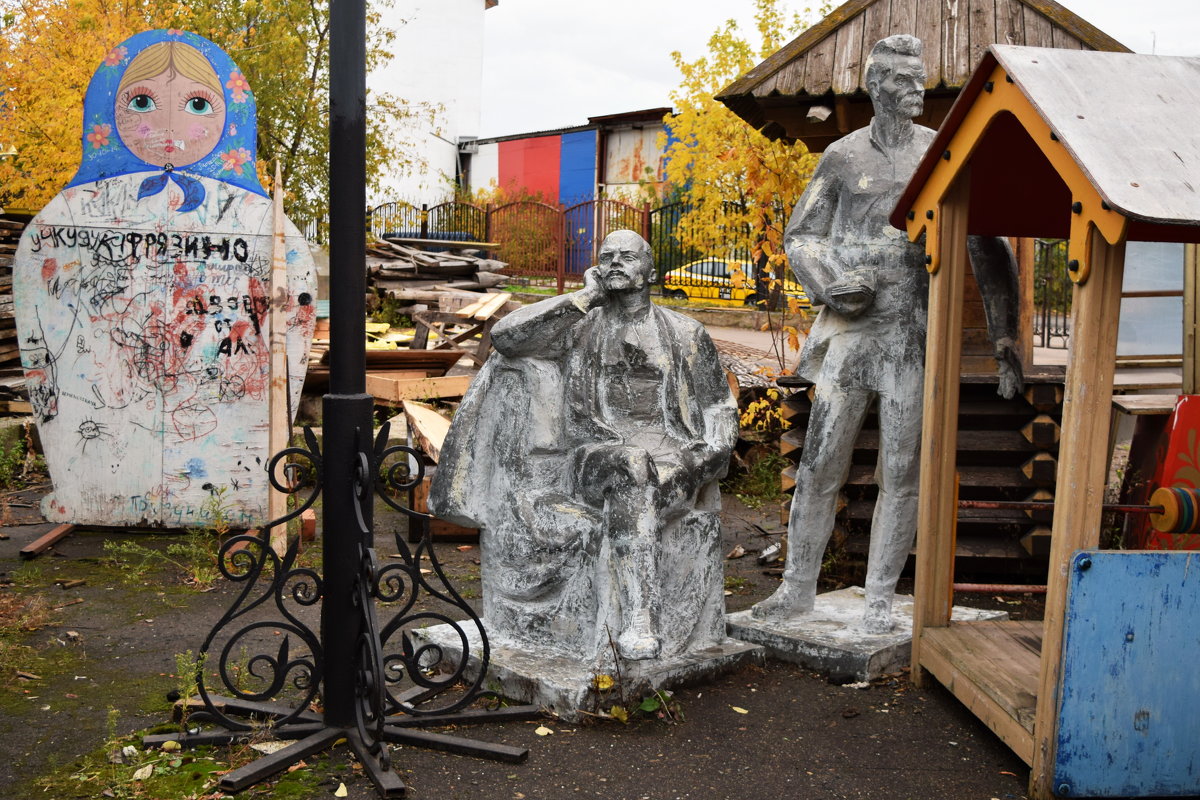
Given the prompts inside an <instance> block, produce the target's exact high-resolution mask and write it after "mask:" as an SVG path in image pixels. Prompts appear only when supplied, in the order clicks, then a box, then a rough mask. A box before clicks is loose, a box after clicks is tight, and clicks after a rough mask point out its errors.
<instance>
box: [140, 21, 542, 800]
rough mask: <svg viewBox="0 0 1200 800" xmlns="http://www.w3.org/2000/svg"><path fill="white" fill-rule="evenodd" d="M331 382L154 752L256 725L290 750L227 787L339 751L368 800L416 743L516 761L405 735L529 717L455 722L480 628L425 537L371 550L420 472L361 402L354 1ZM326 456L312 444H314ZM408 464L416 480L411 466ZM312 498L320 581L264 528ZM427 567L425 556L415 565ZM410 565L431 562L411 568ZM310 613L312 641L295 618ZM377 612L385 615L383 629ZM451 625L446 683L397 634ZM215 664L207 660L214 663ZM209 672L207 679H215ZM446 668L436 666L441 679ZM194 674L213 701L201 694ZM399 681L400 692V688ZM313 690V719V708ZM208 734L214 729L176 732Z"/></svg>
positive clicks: (359, 128) (238, 554) (338, 133)
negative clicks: (455, 654) (278, 509)
mask: <svg viewBox="0 0 1200 800" xmlns="http://www.w3.org/2000/svg"><path fill="white" fill-rule="evenodd" d="M329 76H330V78H329V83H330V85H329V97H330V115H329V116H330V122H329V135H330V147H329V154H330V157H329V188H330V197H329V206H330V215H329V217H330V278H331V280H330V353H329V358H330V380H329V394H327V395H325V398H324V406H323V426H324V440H323V443H321V444H318V442H317V439H316V437H315V436H314V435H313V433H312V431H311V430H310V429H305V441H306V447H292V448H288V449H286V450H284V451H283V452H281V453H276V454H275V455H274V456H273V458H272V459H271V462H270V464H269V465H268V468H267V470H268V474H269V476H270V480H271V484H272V485H273V486H274V487H275V489H276V490H278V491H283V492H287V493H289V494H293V495H296V496H297V499H298V500H299V497H300V495H301V494H302V493H303V492H305V491H307V492H308V494H307V497H306V498H305V499H303V501H301V502H297V503H296V504H295V505H296V507H295V508H294V509H293V510H292V511H291V512H290V513H288V514H287V515H286V516H284V517H282V518H280V519H278V520H275V521H273V522H272V523H271V524H270V525H268V526H266V528H264V529H263V530H262V531H261V532H260V533H259V534H246V535H243V536H236V537H233V538H231V539H229V540H228V541H226V542H225V543H224V544H223V545H222V547H221V551H220V554H219V558H220V567H221V571H222V573H223V574H224V576H225V577H226V578H227V579H228V580H230V581H232V582H236V583H240V584H242V588H241V590H240V592H239V594H238V597H237V599H236V600H235V601H234V602H233V604H232V606H231V607H230V608H229V609H228V610H227V611H226V612H225V614H224V615H223V616H222V617H221V619H220V620H219V621H218V622H217V624H216V625H214V626H213V628H212V630H211V631H209V634H208V636H207V638H206V639H205V641H204V643H203V645H202V647H201V649H200V653H201V661H200V663H199V665H198V666H197V669H196V684H197V691H198V700H197V701H193V703H192V707H194V708H196V710H195V711H194V712H193V713H191V714H190V715H186V717H185V723H184V726H185V728H186V730H185V731H184V732H183V733H180V734H168V735H161V736H148V737H146V738H145V739H144V740H143V741H144V742H145V744H148V745H158V744H161V743H162V742H164V741H167V740H176V741H179V742H180V743H182V744H184V745H196V744H225V743H230V742H234V741H243V740H247V739H250V738H251V737H253V736H255V735H256V734H258V733H259V732H260V731H261V730H262V729H263V728H264V726H265V727H266V728H267V735H268V736H269V738H273V739H284V740H296V741H295V742H294V743H293V744H290V745H288V746H287V747H285V748H283V749H282V750H279V751H277V752H275V753H272V754H271V755H267V756H264V757H263V758H260V759H258V760H257V761H255V762H253V763H251V764H248V765H246V766H244V767H242V768H240V769H237V770H234V771H232V772H230V773H228V774H226V775H225V776H224V777H223V778H222V779H221V782H220V787H221V788H222V789H223V790H225V791H239V790H241V789H244V788H246V787H248V786H251V785H253V784H255V783H258V782H259V781H262V780H265V779H266V778H269V777H271V776H272V775H275V774H277V773H279V772H281V771H282V770H284V769H286V768H287V767H288V766H290V765H291V764H294V763H296V762H298V761H300V760H301V759H303V758H306V757H308V756H310V755H312V754H313V753H316V752H318V751H321V750H324V749H326V748H328V747H330V746H332V745H333V744H334V743H335V742H337V741H339V740H345V741H346V742H347V744H348V745H349V746H350V747H351V748H352V749H353V750H354V752H355V754H356V755H357V757H358V758H359V760H360V761H361V762H362V764H363V766H364V769H365V771H366V773H367V775H368V776H370V778H371V780H372V781H373V782H374V784H375V786H376V789H377V790H378V791H379V793H380V795H381V796H384V797H396V796H399V795H401V794H403V793H404V783H403V782H402V781H401V780H400V778H399V776H398V775H397V774H396V770H395V769H394V768H393V766H392V763H391V756H390V753H389V750H388V748H387V744H388V743H402V744H415V745H421V746H426V747H432V748H435V749H440V750H448V751H452V752H458V753H462V754H467V755H476V756H480V757H484V758H491V759H496V760H500V761H509V762H519V761H523V760H524V759H525V757H526V756H527V755H528V751H527V750H524V749H520V748H513V747H507V746H504V745H495V744H488V743H484V742H477V741H473V740H469V739H463V738H460V737H456V736H449V735H445V734H438V733H430V732H425V731H420V730H414V729H416V728H423V727H433V726H438V725H450V724H463V723H470V722H493V721H497V720H499V719H530V718H532V717H535V716H537V715H538V713H539V710H538V709H537V708H536V707H532V706H520V707H510V708H505V709H499V710H496V711H486V712H481V711H469V710H468V711H464V710H463V709H465V708H466V706H468V705H469V704H471V703H472V702H474V701H475V700H476V699H478V698H479V697H480V696H481V695H483V694H485V693H484V692H483V691H482V683H483V679H484V676H485V675H486V671H487V665H488V663H489V651H488V643H487V636H486V633H485V632H484V630H483V626H482V624H481V623H480V621H479V619H478V617H476V616H475V614H474V612H473V611H472V609H471V608H470V606H469V605H468V604H467V603H466V602H465V601H464V600H463V599H462V598H461V597H460V596H459V594H458V593H457V592H456V591H455V590H454V588H453V586H452V585H451V584H450V582H449V581H448V580H447V579H446V577H445V575H444V573H443V571H442V569H441V566H440V565H439V563H438V560H437V556H436V554H435V553H434V551H433V549H432V547H431V546H430V543H429V540H428V537H426V539H425V540H424V541H422V542H421V543H420V544H418V545H417V546H416V547H415V548H413V549H410V548H409V547H408V545H407V544H406V543H405V542H404V541H403V539H402V538H401V537H400V536H399V535H397V536H396V537H395V542H396V547H397V550H398V551H399V554H400V560H399V561H395V562H392V563H389V564H380V563H378V562H377V560H376V555H375V551H374V529H373V506H374V501H375V499H376V498H377V497H378V498H380V499H382V500H383V501H384V502H386V503H388V504H389V505H391V506H392V507H393V508H395V509H397V510H398V511H401V512H402V513H404V514H406V515H407V516H408V517H410V518H419V517H422V516H424V515H421V514H418V513H417V512H414V511H412V510H410V509H408V508H405V507H403V506H401V505H400V504H398V503H397V502H396V501H395V500H393V499H392V497H391V493H394V492H397V491H400V492H402V491H404V490H406V489H410V488H412V487H413V486H415V485H417V484H418V483H419V482H420V481H421V479H422V477H423V468H422V467H421V465H420V460H419V458H418V454H417V453H416V452H415V451H413V450H411V449H409V448H407V447H403V446H394V447H388V445H387V437H388V426H387V425H384V426H383V429H382V430H380V432H379V436H378V437H375V438H374V440H373V437H372V436H371V432H372V429H373V417H372V412H373V408H374V399H373V398H372V396H371V395H369V394H367V393H366V392H365V388H366V356H365V350H364V348H363V342H364V340H365V331H364V322H365V317H366V314H365V310H366V309H365V302H364V298H365V295H366V279H365V263H366V240H365V232H364V228H363V215H362V209H363V208H365V207H366V7H365V3H364V1H363V0H332V2H331V6H330V68H329ZM322 445H323V447H322ZM411 465H415V469H410V466H411ZM322 494H323V495H324V499H325V504H324V516H323V524H322V536H323V541H322V558H323V564H324V574H323V575H319V574H318V573H317V572H316V571H315V570H313V569H309V568H307V567H302V566H297V564H296V557H297V555H298V547H299V541H298V539H297V540H293V541H292V543H291V544H290V546H289V547H288V550H287V551H286V552H285V553H284V554H283V555H282V556H277V555H276V554H275V553H274V552H273V551H272V550H271V548H270V546H269V531H270V529H271V528H274V527H277V526H279V525H286V524H287V522H288V521H289V520H291V519H294V518H296V517H298V516H299V515H300V514H301V513H303V511H305V510H307V509H308V508H310V507H311V506H312V505H313V504H314V503H315V502H316V500H317V497H318V496H319V495H322ZM426 559H427V560H426ZM423 560H426V561H425V563H427V564H428V565H429V568H428V569H427V570H423V569H422V563H423ZM422 595H426V596H430V597H433V598H436V599H438V600H440V601H441V602H442V603H444V604H447V605H449V606H450V607H451V608H452V609H453V611H452V612H451V613H453V615H454V616H455V617H461V616H465V617H466V618H467V619H466V621H465V622H463V623H459V622H456V621H455V619H454V618H453V617H451V616H447V615H445V614H442V613H437V612H431V611H417V610H415V604H416V603H417V601H418V599H420V598H421V596H422ZM318 602H320V603H321V608H320V629H319V632H314V631H313V630H312V628H311V626H309V625H308V624H306V622H305V621H304V620H302V619H301V614H300V611H301V609H303V608H304V607H311V606H314V605H316V603H318ZM377 602H382V603H389V604H395V605H394V606H393V607H394V608H396V609H397V611H396V613H395V614H394V615H393V616H392V617H391V619H390V620H389V621H387V622H386V623H385V624H383V625H381V624H380V622H379V619H378V618H377V615H376V610H375V605H376V603H377ZM434 623H440V624H449V625H451V626H453V627H454V629H455V630H457V631H458V633H459V637H460V642H461V645H462V651H461V652H462V655H461V658H460V659H458V661H457V663H456V665H455V666H454V668H453V669H451V670H450V671H449V672H445V671H442V672H437V671H435V670H436V669H437V664H438V662H440V661H441V660H442V651H441V650H440V649H439V648H437V647H436V646H433V645H424V646H422V645H421V644H420V643H419V642H417V641H415V640H414V639H413V638H412V637H411V636H410V634H409V629H411V628H412V627H413V626H416V625H427V624H434ZM464 624H465V625H468V626H471V625H473V626H475V627H476V628H477V630H478V632H479V634H480V638H481V641H482V648H481V652H480V653H479V654H478V656H477V657H478V659H479V661H480V662H481V663H480V669H479V671H478V672H477V673H476V674H475V677H474V678H473V679H472V680H470V681H466V682H465V684H466V685H465V687H464V685H463V684H464V681H463V677H464V675H465V674H466V667H467V664H468V661H469V659H470V658H471V656H472V655H474V653H472V652H471V649H470V645H469V643H468V638H467V636H466V634H465V632H464V631H463V628H462V625H464ZM214 662H215V663H214ZM214 667H215V670H214V669H213V668H214ZM443 669H444V668H443ZM206 673H211V674H212V675H213V676H214V680H213V683H216V684H220V688H221V689H223V690H224V692H225V694H221V695H218V694H216V693H214V692H213V691H211V690H210V689H211V688H212V687H210V682H209V680H208V679H207V677H206ZM405 684H411V685H410V686H408V687H407V688H406V689H403V690H402V689H401V687H402V686H403V685H405ZM318 691H320V694H321V698H320V706H319V710H315V707H316V700H317V694H318ZM206 722H208V723H216V724H217V725H218V726H220V728H222V730H215V731H213V730H201V729H200V728H199V727H188V726H192V725H193V724H195V723H206Z"/></svg>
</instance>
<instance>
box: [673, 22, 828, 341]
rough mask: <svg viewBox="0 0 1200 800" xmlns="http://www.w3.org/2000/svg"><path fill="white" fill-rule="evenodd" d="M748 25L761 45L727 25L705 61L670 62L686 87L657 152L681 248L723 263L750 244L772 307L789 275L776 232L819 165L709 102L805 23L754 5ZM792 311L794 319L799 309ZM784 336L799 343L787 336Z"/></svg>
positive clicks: (798, 148) (799, 147)
mask: <svg viewBox="0 0 1200 800" xmlns="http://www.w3.org/2000/svg"><path fill="white" fill-rule="evenodd" d="M807 13H808V12H806V14H807ZM755 23H756V28H757V33H758V39H759V43H758V45H753V44H751V43H750V42H749V41H747V40H746V39H745V38H743V37H742V35H741V33H740V31H739V30H738V26H737V23H736V22H734V21H732V20H730V21H729V22H727V23H726V24H725V25H724V27H722V28H720V29H719V30H717V31H716V32H715V33H714V34H713V35H712V37H711V38H710V39H709V42H708V54H707V55H706V56H703V57H701V58H699V59H697V60H695V61H691V62H688V61H684V59H683V57H682V55H681V54H680V53H678V52H675V53H672V54H671V55H672V58H673V59H674V61H675V66H676V67H677V68H678V69H679V71H680V74H681V75H682V78H683V80H682V83H681V84H680V87H679V89H678V90H677V91H675V92H673V93H672V95H671V101H672V103H673V104H674V106H675V107H676V108H677V109H678V113H677V114H675V115H673V116H670V117H668V118H667V119H666V120H665V123H666V126H667V128H668V130H669V133H670V136H669V137H667V136H666V135H665V134H664V137H663V144H664V146H665V147H666V153H665V154H666V158H667V165H666V179H667V182H668V184H670V185H671V186H672V187H674V188H675V191H677V192H678V195H679V197H680V199H681V200H682V201H683V202H684V204H685V207H686V211H685V212H684V214H683V217H682V220H681V223H680V226H679V235H680V243H681V244H682V245H683V247H684V248H685V249H691V250H693V251H700V252H702V253H704V254H705V255H712V256H716V257H727V256H729V252H728V250H729V248H730V244H731V243H732V242H735V241H737V242H741V243H745V242H749V243H750V244H752V245H753V254H754V256H753V257H754V260H755V263H756V268H757V270H758V272H759V275H756V276H755V279H756V280H757V281H759V282H760V287H762V286H764V285H765V286H767V287H769V288H770V289H771V291H772V294H774V295H775V296H776V297H777V296H778V295H779V292H780V289H781V288H782V279H783V277H784V275H786V274H787V268H788V267H787V256H785V255H784V253H783V228H784V225H785V224H786V223H787V218H788V214H789V213H790V212H791V209H792V207H793V206H794V205H795V204H796V201H797V200H799V199H800V195H801V194H802V193H803V192H804V187H805V186H806V185H807V184H808V179H809V177H810V176H811V175H812V171H813V169H814V168H815V167H816V160H817V157H816V156H815V155H813V154H810V153H809V152H808V149H807V148H806V147H805V146H804V145H803V144H802V143H800V142H797V143H795V144H789V143H787V142H783V141H771V140H770V139H768V138H767V137H765V136H763V135H762V134H761V133H759V132H758V131H757V130H755V129H754V128H752V127H750V126H749V125H747V124H746V123H745V122H744V121H742V120H741V119H740V118H738V116H737V115H735V114H734V113H733V112H732V111H730V110H729V109H728V108H726V107H725V106H724V105H723V104H721V103H720V102H718V101H717V100H715V99H713V98H714V95H717V94H719V93H720V92H721V90H722V89H724V88H725V87H726V86H728V85H729V84H730V83H732V82H733V80H734V79H736V78H737V77H738V76H739V75H742V74H743V73H745V72H746V71H748V70H749V69H751V68H752V67H754V66H755V65H757V64H758V63H759V62H760V61H762V60H763V59H765V58H766V57H767V56H769V55H771V54H772V53H774V52H775V51H776V50H778V49H779V48H780V47H781V46H782V45H783V44H784V43H785V42H787V41H789V40H790V39H791V38H794V37H795V36H796V35H797V34H799V33H800V32H801V31H802V30H804V28H806V27H807V24H808V23H807V22H806V19H805V16H802V15H800V14H795V15H792V16H791V17H790V18H789V17H788V15H787V14H785V12H784V11H783V9H782V8H781V1H780V0H756V9H755ZM742 279H743V280H744V279H745V277H743V278H742ZM735 280H737V278H736V277H735ZM789 302H790V305H791V306H792V308H791V309H790V310H791V311H792V312H793V313H796V312H798V310H799V309H798V303H797V302H796V301H795V300H794V299H793V300H790V301H789ZM785 333H787V334H788V337H789V338H790V339H792V343H793V344H796V343H797V342H796V341H795V339H796V332H795V330H794V329H792V330H791V331H790V332H788V331H785Z"/></svg>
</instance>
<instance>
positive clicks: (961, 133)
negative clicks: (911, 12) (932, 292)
mask: <svg viewBox="0 0 1200 800" xmlns="http://www.w3.org/2000/svg"><path fill="white" fill-rule="evenodd" d="M1005 111H1007V112H1009V113H1011V114H1012V115H1013V116H1015V117H1016V118H1017V120H1018V122H1020V123H1021V127H1023V128H1024V129H1025V132H1026V133H1028V134H1029V136H1030V137H1031V138H1032V139H1033V141H1034V143H1035V144H1036V145H1037V146H1038V148H1039V149H1040V150H1041V151H1042V154H1043V155H1045V156H1046V159H1047V160H1048V161H1049V162H1050V164H1051V165H1052V166H1053V167H1054V169H1055V171H1057V172H1058V175H1059V177H1060V178H1062V180H1063V182H1064V183H1065V184H1066V185H1067V188H1068V189H1069V190H1070V192H1071V200H1072V211H1073V216H1072V218H1071V239H1070V245H1069V248H1068V259H1069V263H1070V266H1069V267H1068V272H1069V274H1070V275H1071V279H1072V280H1074V281H1075V282H1076V283H1083V282H1084V281H1085V280H1087V276H1088V272H1089V269H1090V264H1091V247H1090V244H1089V239H1090V237H1089V230H1090V228H1091V226H1093V225H1094V226H1095V227H1096V228H1097V229H1099V231H1100V233H1101V234H1102V235H1103V236H1104V239H1105V241H1107V242H1109V243H1110V244H1116V243H1117V242H1119V241H1121V240H1122V239H1124V238H1125V228H1126V224H1127V219H1126V218H1125V216H1124V215H1122V214H1119V213H1117V212H1116V211H1112V210H1110V209H1108V208H1107V207H1106V206H1105V204H1104V201H1103V199H1102V198H1101V197H1100V194H1099V192H1097V191H1096V188H1095V186H1093V185H1092V182H1091V181H1090V180H1088V178H1087V176H1086V175H1085V174H1084V173H1083V171H1082V170H1081V169H1080V168H1079V165H1078V164H1076V163H1075V159H1074V158H1072V157H1071V154H1070V153H1068V152H1067V149H1066V147H1064V146H1063V144H1062V142H1060V141H1058V138H1057V137H1056V136H1055V134H1054V132H1053V131H1052V130H1051V129H1050V126H1049V125H1048V124H1047V123H1046V121H1045V120H1044V119H1043V118H1042V116H1041V114H1039V113H1038V111H1037V109H1036V108H1034V106H1033V104H1031V103H1030V102H1029V100H1028V99H1027V98H1026V97H1025V95H1024V94H1022V93H1021V90H1020V89H1018V88H1017V86H1016V84H1015V83H1013V82H1012V81H1011V80H1009V79H1008V75H1007V73H1006V72H1005V71H1004V67H1003V66H1001V65H999V64H997V65H996V67H995V68H994V69H993V70H992V73H991V75H990V76H989V77H988V81H987V82H986V83H985V84H984V87H983V91H981V92H980V93H979V95H978V96H977V97H976V98H975V99H974V102H973V103H972V104H971V107H970V109H968V111H967V113H966V115H965V116H964V117H963V119H962V121H961V122H960V123H959V125H958V128H957V129H956V130H955V132H954V134H953V136H952V137H951V139H950V144H949V147H947V148H946V149H945V151H944V152H943V154H942V160H941V161H939V162H938V164H937V166H936V167H934V169H933V171H932V172H931V173H930V174H929V177H928V178H927V179H926V180H925V184H924V185H923V186H922V187H921V190H920V191H919V192H918V193H917V197H916V202H915V203H914V204H913V207H912V208H911V209H910V210H909V212H908V223H907V226H906V227H907V232H908V238H909V240H910V241H913V242H915V241H917V240H918V239H919V238H920V236H921V234H922V233H924V234H925V252H926V256H927V257H926V264H927V266H928V269H929V271H930V273H935V272H937V271H938V268H939V267H940V266H941V251H940V248H939V246H938V245H939V241H940V238H941V236H940V230H939V229H940V227H941V226H940V216H941V215H940V213H939V212H940V211H941V204H942V201H943V199H944V198H945V197H946V195H947V193H948V192H949V190H950V187H951V186H952V185H953V183H954V181H955V180H956V179H957V177H958V175H959V173H960V172H961V171H962V169H963V167H964V165H966V164H967V163H968V162H969V161H970V158H971V154H972V153H973V152H974V151H975V147H976V146H977V145H978V144H979V142H980V141H981V140H982V139H983V137H984V135H985V134H986V133H987V129H988V127H989V126H990V125H991V123H992V120H994V119H995V118H996V117H997V115H999V114H1001V113H1003V112H1005ZM931 220H933V221H937V222H938V224H934V225H930V224H929V223H930V221H931Z"/></svg>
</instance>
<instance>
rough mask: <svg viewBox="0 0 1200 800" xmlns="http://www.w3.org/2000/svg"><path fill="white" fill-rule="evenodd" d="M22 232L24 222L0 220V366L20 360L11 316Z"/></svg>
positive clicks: (15, 323) (14, 325)
mask: <svg viewBox="0 0 1200 800" xmlns="http://www.w3.org/2000/svg"><path fill="white" fill-rule="evenodd" d="M23 230H25V223H24V222H18V221H15V220H11V219H3V218H0V364H9V363H15V362H17V361H19V360H20V358H21V348H20V346H19V345H18V343H17V321H16V319H15V318H14V315H13V291H12V273H13V258H14V257H15V256H16V253H17V242H18V241H19V240H20V239H21V232H22V231H23Z"/></svg>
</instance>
